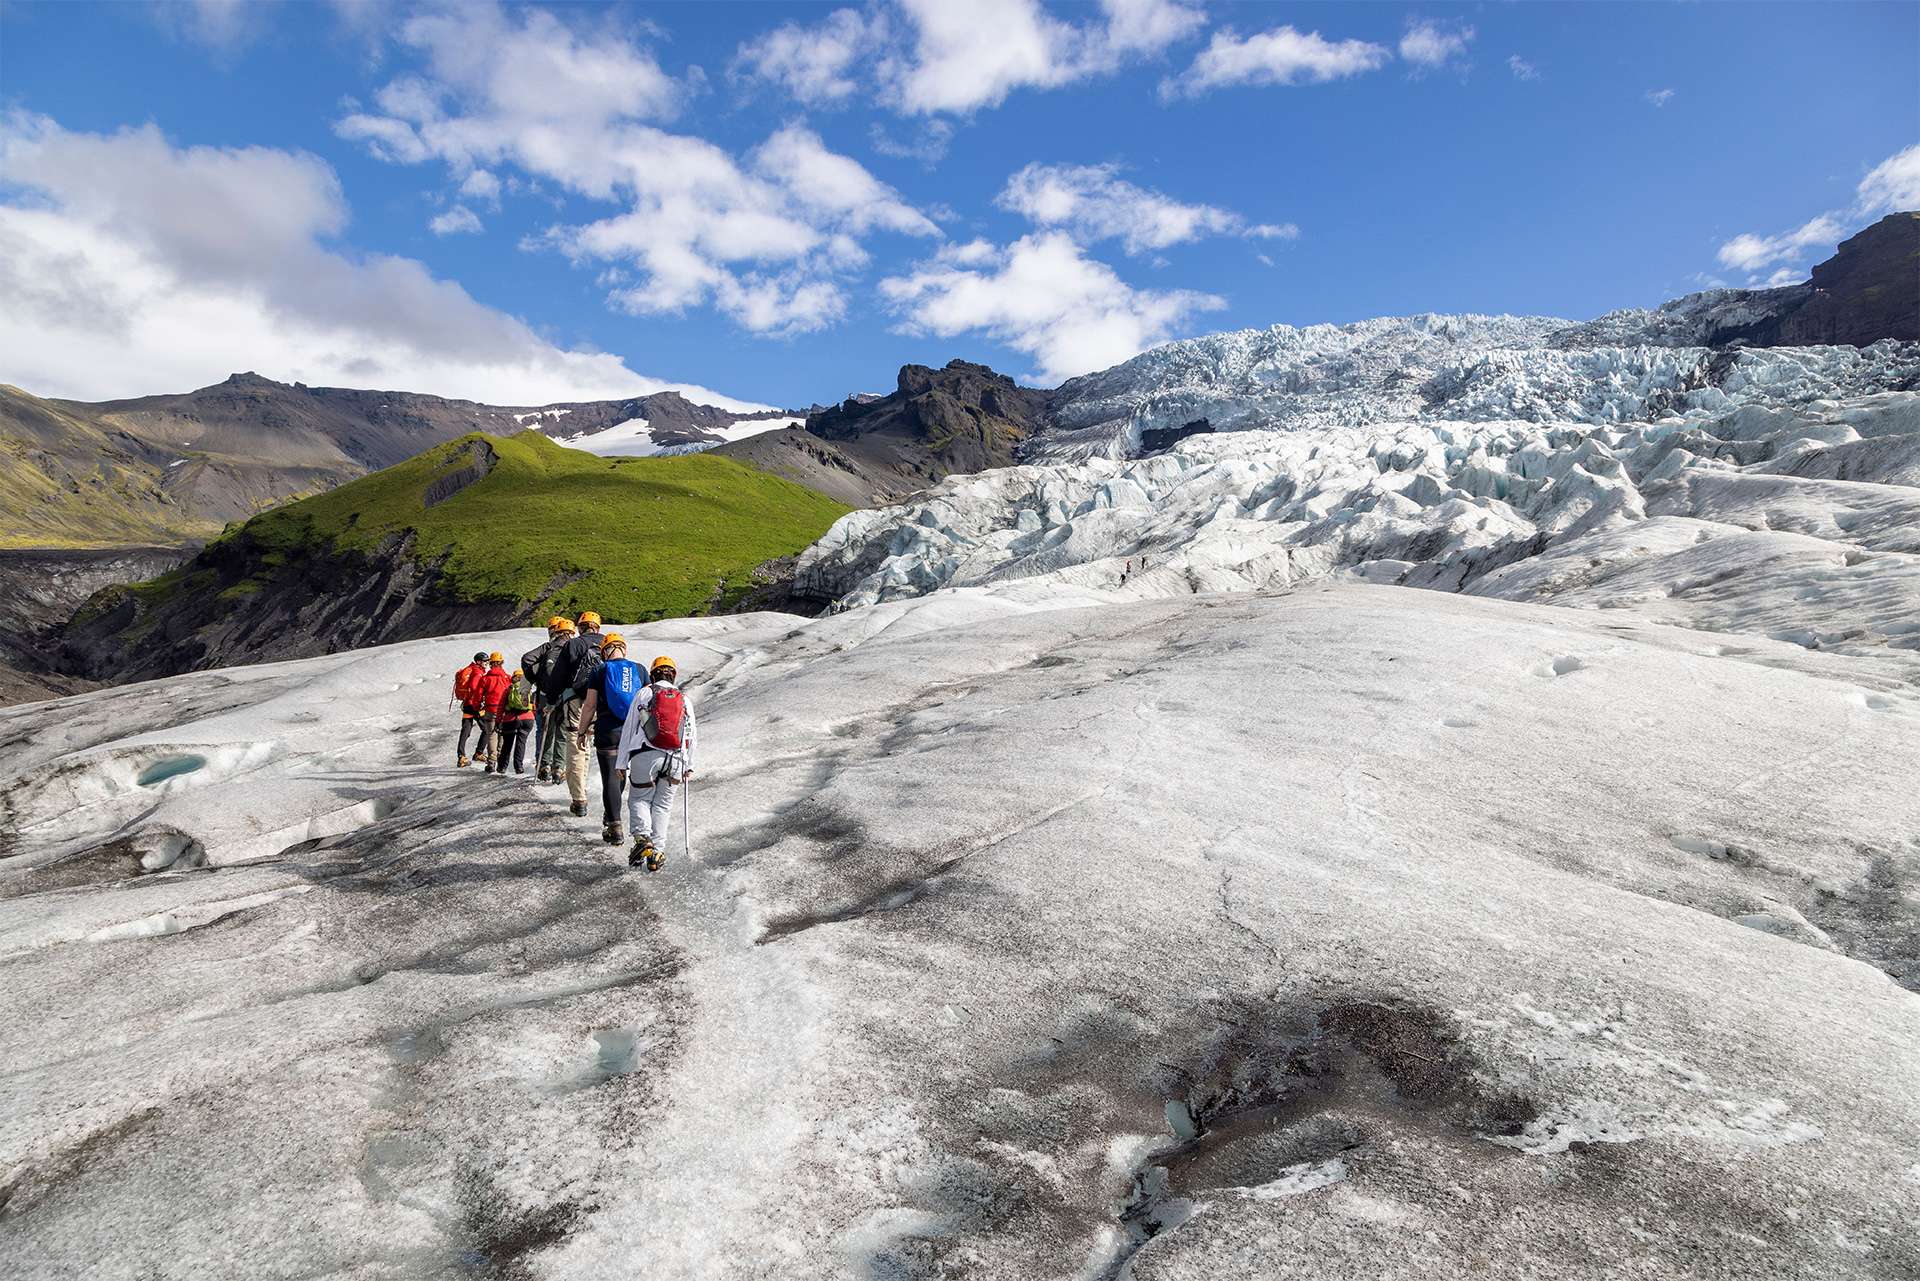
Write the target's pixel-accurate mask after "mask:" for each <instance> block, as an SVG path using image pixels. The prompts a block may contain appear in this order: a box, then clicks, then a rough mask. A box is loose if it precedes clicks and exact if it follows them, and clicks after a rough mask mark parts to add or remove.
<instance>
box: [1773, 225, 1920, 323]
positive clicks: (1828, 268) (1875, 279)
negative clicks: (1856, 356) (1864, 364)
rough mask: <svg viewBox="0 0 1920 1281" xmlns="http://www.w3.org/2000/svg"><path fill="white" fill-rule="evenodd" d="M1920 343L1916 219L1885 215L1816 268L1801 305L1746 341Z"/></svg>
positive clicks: (1919, 235)
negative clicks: (1892, 340) (1882, 340)
mask: <svg viewBox="0 0 1920 1281" xmlns="http://www.w3.org/2000/svg"><path fill="white" fill-rule="evenodd" d="M1883 338H1899V339H1904V340H1906V341H1909V342H1911V341H1920V213H1897V214H1889V215H1887V216H1886V217H1885V218H1882V219H1881V220H1880V221H1879V222H1876V223H1875V224H1873V226H1871V227H1868V228H1867V229H1866V230H1865V231H1863V232H1861V233H1860V234H1859V235H1857V236H1854V237H1852V238H1851V239H1849V240H1843V241H1841V242H1840V249H1839V251H1838V252H1837V253H1835V254H1834V256H1833V257H1832V258H1829V259H1828V260H1827V261H1826V262H1823V263H1821V264H1820V265H1819V266H1818V267H1815V268H1814V269H1813V281H1812V285H1811V289H1810V292H1809V295H1808V297H1807V299H1806V300H1805V302H1803V303H1802V304H1801V305H1800V306H1799V307H1797V308H1795V309H1794V310H1792V311H1791V312H1788V313H1787V314H1786V315H1784V316H1782V317H1780V318H1779V319H1778V320H1777V321H1775V322H1773V323H1772V324H1771V325H1769V326H1765V327H1762V328H1761V329H1760V330H1759V331H1758V332H1757V333H1755V335H1754V336H1753V337H1752V338H1751V339H1750V341H1752V342H1754V343H1755V344H1757V345H1762V346H1770V347H1811V346H1815V345H1822V344H1836V343H1838V344H1846V345H1848V346H1854V347H1864V346H1866V345H1867V344H1868V343H1874V342H1879V341H1880V340H1881V339H1883Z"/></svg>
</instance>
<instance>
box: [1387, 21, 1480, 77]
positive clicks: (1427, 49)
mask: <svg viewBox="0 0 1920 1281" xmlns="http://www.w3.org/2000/svg"><path fill="white" fill-rule="evenodd" d="M1472 41H1473V28H1472V27H1467V26H1458V25H1454V24H1450V23H1445V22H1436V21H1434V20H1432V19H1420V20H1418V21H1416V20H1413V19H1409V20H1408V22H1407V34H1406V35H1404V36H1401V37H1400V56H1401V57H1402V58H1405V59H1406V60H1407V61H1408V62H1411V63H1412V64H1413V65H1414V66H1415V67H1419V68H1426V69H1433V68H1437V67H1444V66H1446V65H1447V64H1448V63H1449V62H1451V61H1453V60H1454V59H1455V58H1458V57H1461V56H1462V55H1464V54H1465V53H1466V52H1467V45H1469V44H1470V43H1472Z"/></svg>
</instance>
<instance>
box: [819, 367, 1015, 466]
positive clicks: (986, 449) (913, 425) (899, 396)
mask: <svg viewBox="0 0 1920 1281" xmlns="http://www.w3.org/2000/svg"><path fill="white" fill-rule="evenodd" d="M1048 399H1049V394H1048V393H1047V392H1045V391H1040V390H1037V389H1035V388H1031V387H1022V386H1020V385H1019V384H1017V383H1015V382H1014V381H1013V379H1011V378H1009V377H1007V376H1006V375H1005V374H998V373H995V372H994V371H993V370H991V369H989V368H987V366H985V365H976V364H972V363H970V362H968V361H964V360H955V361H950V362H948V364H947V366H946V368H944V369H929V368H927V367H926V366H925V365H905V366H902V367H901V370H900V378H899V385H898V387H897V388H896V390H895V391H894V392H893V393H892V394H891V395H887V396H882V397H880V398H879V399H877V400H857V399H856V400H848V401H843V402H842V403H841V404H839V405H836V406H835V407H833V408H832V409H828V410H824V411H822V412H820V413H818V414H814V415H811V416H810V417H809V418H808V419H807V431H808V432H810V433H811V434H813V435H815V436H818V437H820V438H821V439H822V440H828V441H832V442H833V443H834V444H835V445H838V446H840V447H841V448H842V449H843V450H845V451H846V452H848V453H850V454H852V455H853V456H854V457H855V459H856V460H857V461H859V462H861V463H865V464H868V465H870V466H874V467H878V468H881V469H883V470H885V471H888V472H891V473H893V474H896V475H899V476H901V477H903V478H910V479H913V480H917V481H918V482H919V483H918V485H916V486H915V488H920V487H924V486H925V485H927V484H930V483H932V482H934V481H936V480H939V479H941V478H942V477H944V476H950V475H953V474H955V473H963V472H976V471H985V470H986V469H987V468H989V467H1005V466H1008V465H1010V464H1011V463H1013V462H1014V459H1015V452H1016V450H1017V448H1018V446H1019V444H1020V442H1021V441H1023V440H1025V439H1026V438H1027V437H1028V436H1030V435H1032V434H1033V433H1034V432H1035V431H1037V430H1038V429H1039V428H1040V427H1041V426H1042V425H1043V424H1044V422H1045V419H1046V412H1047V402H1048Z"/></svg>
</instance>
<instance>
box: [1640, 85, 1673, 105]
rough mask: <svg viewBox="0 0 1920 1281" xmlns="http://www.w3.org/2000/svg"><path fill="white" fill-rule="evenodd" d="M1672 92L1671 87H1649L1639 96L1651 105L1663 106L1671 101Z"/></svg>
mask: <svg viewBox="0 0 1920 1281" xmlns="http://www.w3.org/2000/svg"><path fill="white" fill-rule="evenodd" d="M1674 92H1675V91H1674V90H1672V89H1649V90H1647V91H1646V93H1645V94H1643V95H1641V96H1642V97H1644V98H1645V99H1646V100H1647V102H1649V103H1650V104H1652V105H1653V106H1656V107H1664V106H1666V105H1667V104H1668V103H1669V102H1672V101H1673V95H1674Z"/></svg>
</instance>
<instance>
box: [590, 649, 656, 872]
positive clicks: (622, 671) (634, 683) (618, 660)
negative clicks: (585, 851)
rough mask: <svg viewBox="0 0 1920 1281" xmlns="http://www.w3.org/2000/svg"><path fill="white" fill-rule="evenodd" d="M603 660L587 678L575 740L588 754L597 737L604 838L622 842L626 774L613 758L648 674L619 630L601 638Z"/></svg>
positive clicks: (602, 837)
mask: <svg viewBox="0 0 1920 1281" xmlns="http://www.w3.org/2000/svg"><path fill="white" fill-rule="evenodd" d="M600 660H601V662H600V666H599V667H598V668H596V669H595V670H594V672H593V675H592V676H590V677H589V678H588V679H587V686H586V696H585V699H584V701H583V702H582V703H581V704H580V727H579V729H577V730H576V731H575V732H574V740H573V741H574V746H575V748H576V749H578V751H580V752H583V753H584V752H585V751H586V749H587V739H588V738H589V737H591V738H592V739H593V751H594V755H596V756H598V757H599V758H600V817H601V826H600V839H601V840H603V841H605V842H606V843H607V844H609V845H618V844H619V843H620V842H621V841H622V840H623V839H625V833H623V832H622V831H621V829H620V793H621V790H622V789H623V787H624V786H625V784H626V775H625V773H624V772H622V771H621V770H620V769H618V768H617V767H616V766H615V764H614V759H613V758H614V755H615V753H617V752H618V751H619V748H620V730H621V727H622V726H624V725H625V724H626V720H627V708H628V707H629V706H631V705H632V703H633V698H634V695H636V694H638V693H639V692H640V691H641V689H643V688H644V687H645V686H646V683H647V673H646V671H645V669H643V668H642V667H641V666H640V664H638V663H633V662H629V661H627V639H626V637H624V636H622V635H620V633H618V632H609V633H607V635H606V636H605V637H604V638H603V639H602V640H601V641H600ZM581 781H582V782H584V781H585V779H584V778H583V779H582V780H581Z"/></svg>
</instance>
